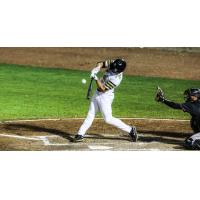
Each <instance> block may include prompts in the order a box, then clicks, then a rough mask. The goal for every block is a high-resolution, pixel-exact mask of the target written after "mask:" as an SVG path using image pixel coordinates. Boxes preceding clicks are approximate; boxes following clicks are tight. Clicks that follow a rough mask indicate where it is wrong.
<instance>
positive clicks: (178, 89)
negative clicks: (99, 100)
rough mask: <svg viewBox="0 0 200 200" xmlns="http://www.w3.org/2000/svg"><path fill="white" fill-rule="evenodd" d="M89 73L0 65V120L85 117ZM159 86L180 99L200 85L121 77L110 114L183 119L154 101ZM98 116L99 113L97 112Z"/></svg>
mask: <svg viewBox="0 0 200 200" xmlns="http://www.w3.org/2000/svg"><path fill="white" fill-rule="evenodd" d="M88 76H89V73H88V72H84V71H75V70H64V69H49V68H48V69H47V68H38V67H28V66H26V67H25V66H17V65H7V64H0V84H1V87H0V120H8V119H33V118H66V117H85V116H86V114H87V110H88V106H89V101H88V100H86V91H87V86H88V84H85V85H83V84H82V83H81V80H82V78H85V79H86V80H87V83H88V82H89V78H88ZM157 85H160V86H161V87H162V88H163V89H164V91H165V93H166V96H167V97H168V98H169V99H171V100H174V101H177V102H183V95H182V93H183V91H184V90H185V89H186V88H189V87H200V81H190V80H173V79H163V78H152V77H134V76H124V79H123V81H122V84H121V85H120V86H119V87H118V88H117V89H116V91H115V100H114V103H113V115H114V116H117V117H155V118H180V119H186V118H188V117H189V115H187V114H185V113H183V112H181V111H177V110H173V109H170V108H168V107H166V106H164V105H162V104H159V103H156V102H155V101H154V93H155V88H156V86H157ZM98 116H99V115H98Z"/></svg>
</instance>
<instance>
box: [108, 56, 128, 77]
mask: <svg viewBox="0 0 200 200" xmlns="http://www.w3.org/2000/svg"><path fill="white" fill-rule="evenodd" d="M125 68H126V61H125V60H123V59H116V60H114V61H113V62H111V63H110V70H111V71H112V72H113V73H117V74H118V73H121V72H123V71H124V70H125Z"/></svg>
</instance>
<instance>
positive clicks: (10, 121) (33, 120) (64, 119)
mask: <svg viewBox="0 0 200 200" xmlns="http://www.w3.org/2000/svg"><path fill="white" fill-rule="evenodd" d="M84 119H85V118H63V119H61V118H52V119H51V118H49V119H25V120H23V119H22V120H8V121H0V123H1V124H2V123H15V122H38V121H67V120H84ZM119 119H122V120H148V121H177V122H188V121H189V120H187V119H159V118H126V117H122V118H119ZM95 120H103V118H95Z"/></svg>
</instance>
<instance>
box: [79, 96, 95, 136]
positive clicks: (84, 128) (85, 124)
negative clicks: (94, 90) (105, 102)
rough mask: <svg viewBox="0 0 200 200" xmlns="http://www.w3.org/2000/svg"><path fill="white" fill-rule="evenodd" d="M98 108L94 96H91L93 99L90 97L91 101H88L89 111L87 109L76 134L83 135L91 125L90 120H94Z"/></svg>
mask: <svg viewBox="0 0 200 200" xmlns="http://www.w3.org/2000/svg"><path fill="white" fill-rule="evenodd" d="M98 110H99V109H98V105H97V101H96V98H95V97H93V99H92V101H91V103H90V107H89V111H88V114H87V117H86V119H85V120H84V122H83V124H82V125H81V127H80V129H79V131H78V133H77V135H81V136H84V135H85V133H86V132H87V130H88V129H89V128H90V126H91V125H92V122H93V121H94V118H95V115H96V113H97V112H98Z"/></svg>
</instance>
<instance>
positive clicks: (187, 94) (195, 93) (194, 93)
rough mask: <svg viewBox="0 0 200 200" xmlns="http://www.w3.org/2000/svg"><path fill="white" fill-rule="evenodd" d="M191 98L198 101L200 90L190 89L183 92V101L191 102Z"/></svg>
mask: <svg viewBox="0 0 200 200" xmlns="http://www.w3.org/2000/svg"><path fill="white" fill-rule="evenodd" d="M191 96H195V97H197V98H198V99H200V89H198V88H190V89H187V90H185V92H184V99H185V101H192V100H191Z"/></svg>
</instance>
